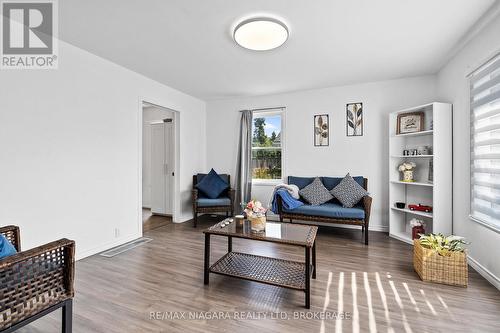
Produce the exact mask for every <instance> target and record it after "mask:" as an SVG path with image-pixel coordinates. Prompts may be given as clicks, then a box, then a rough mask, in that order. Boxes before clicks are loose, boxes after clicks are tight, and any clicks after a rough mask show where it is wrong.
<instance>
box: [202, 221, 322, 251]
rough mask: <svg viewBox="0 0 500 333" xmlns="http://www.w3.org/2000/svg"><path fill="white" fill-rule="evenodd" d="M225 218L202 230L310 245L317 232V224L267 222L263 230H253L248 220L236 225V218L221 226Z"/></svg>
mask: <svg viewBox="0 0 500 333" xmlns="http://www.w3.org/2000/svg"><path fill="white" fill-rule="evenodd" d="M227 220H228V219H225V220H223V221H221V222H219V223H217V224H215V225H213V226H211V227H210V228H208V229H206V230H204V231H203V233H205V234H211V235H220V236H227V237H235V238H246V239H255V240H261V241H268V242H273V243H282V244H291V245H299V246H306V247H312V245H313V244H314V240H315V239H316V233H317V232H318V227H317V226H312V225H303V224H291V223H279V222H267V223H266V230H265V231H263V232H253V231H252V230H251V227H250V221H246V220H245V221H243V225H242V226H238V225H237V222H236V220H234V221H233V222H232V223H230V224H227V225H225V226H224V227H222V224H223V223H225V222H227Z"/></svg>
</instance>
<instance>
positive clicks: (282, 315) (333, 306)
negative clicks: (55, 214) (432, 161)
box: [19, 217, 500, 333]
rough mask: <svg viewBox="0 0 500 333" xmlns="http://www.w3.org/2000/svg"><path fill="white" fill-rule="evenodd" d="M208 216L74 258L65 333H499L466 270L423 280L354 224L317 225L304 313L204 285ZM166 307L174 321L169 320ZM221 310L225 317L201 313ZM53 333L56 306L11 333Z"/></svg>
mask: <svg viewBox="0 0 500 333" xmlns="http://www.w3.org/2000/svg"><path fill="white" fill-rule="evenodd" d="M215 222H216V220H215V219H214V218H211V217H204V218H202V219H200V222H199V225H198V228H197V229H194V228H192V224H191V223H184V224H172V223H169V224H168V225H166V226H163V227H160V228H157V229H154V230H151V231H148V232H146V233H145V236H147V237H150V238H153V241H152V242H150V243H147V244H145V245H143V246H140V247H137V248H134V249H132V250H130V251H129V252H126V253H123V254H120V255H118V256H116V257H113V258H105V257H101V256H98V255H95V256H92V257H89V258H86V259H84V260H81V261H78V262H77V264H76V281H75V284H76V297H75V300H74V317H73V325H74V330H73V331H74V332H76V333H80V332H81V333H87V332H105V333H113V332H117V333H125V332H320V333H322V332H336V333H339V332H388V333H391V332H432V333H436V332H500V297H499V296H500V291H498V290H497V289H496V288H494V287H493V286H491V285H490V284H489V283H488V282H487V281H486V280H485V279H483V278H482V277H481V276H479V275H478V274H477V273H476V272H474V271H473V270H472V269H470V274H469V275H470V278H469V287H468V288H460V287H451V286H445V285H438V284H429V283H423V282H421V281H420V280H419V278H418V276H417V275H416V273H415V272H414V271H413V267H412V247H411V246H409V245H407V244H404V243H402V242H399V241H397V240H394V239H391V238H389V237H388V236H387V235H386V234H384V233H377V232H372V233H370V245H369V246H365V245H363V243H362V242H361V233H360V231H359V230H349V229H341V228H320V230H319V234H318V238H317V241H318V243H317V261H318V274H317V279H316V280H312V281H313V282H312V283H311V287H312V297H311V309H310V310H309V311H307V310H305V309H304V308H303V302H304V294H303V292H299V291H293V290H287V289H282V288H278V287H274V286H268V285H263V284H259V283H254V282H249V281H243V280H237V279H233V278H229V277H223V276H218V275H214V274H211V275H210V285H208V286H204V285H203V249H204V247H203V240H204V238H203V234H202V232H201V231H202V230H203V229H204V228H206V227H208V226H210V225H211V224H213V223H215ZM225 250H226V241H225V239H224V238H219V237H215V236H214V237H212V256H211V258H212V262H213V261H214V260H216V259H217V258H218V257H220V256H222V255H223V254H224V251H225ZM233 250H235V251H249V252H252V253H256V254H261V255H270V256H278V257H282V258H286V259H295V260H303V250H301V249H299V248H296V247H291V246H284V245H278V244H268V243H266V242H257V241H249V240H238V239H235V240H234V241H233ZM175 311H177V313H178V317H177V318H168V315H169V314H170V315H172V316H174V317H175V314H173V312H175ZM179 312H185V315H186V316H188V315H189V313H191V314H192V313H198V315H200V313H202V314H204V316H205V318H198V319H193V318H189V317H188V318H184V319H183V318H180V317H181V314H179ZM213 312H215V314H213ZM235 313H237V314H238V318H235V315H234V314H235ZM336 313H344V314H345V316H346V317H345V318H344V319H338V318H337V319H336V318H335V317H334V315H335V314H336ZM226 314H228V315H230V316H231V319H217V318H216V319H207V317H208V316H209V315H211V316H212V317H216V316H218V317H223V316H225V315H226ZM271 314H273V316H275V317H273V318H271V317H270V316H271ZM264 316H267V317H265V318H264ZM276 316H277V317H278V318H276ZM59 329H60V313H59V312H56V313H54V314H52V315H50V316H48V317H45V318H42V319H40V320H38V321H36V322H35V323H33V324H31V325H29V326H27V327H25V328H23V329H21V330H20V331H19V332H20V333H26V332H34V333H35V332H36V333H39V332H50V333H52V332H59Z"/></svg>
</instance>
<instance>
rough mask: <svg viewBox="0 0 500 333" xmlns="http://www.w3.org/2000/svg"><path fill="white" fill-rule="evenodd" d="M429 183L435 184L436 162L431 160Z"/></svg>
mask: <svg viewBox="0 0 500 333" xmlns="http://www.w3.org/2000/svg"><path fill="white" fill-rule="evenodd" d="M428 180H429V183H433V182H434V161H433V160H430V161H429V176H428Z"/></svg>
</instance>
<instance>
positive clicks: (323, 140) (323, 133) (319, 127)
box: [314, 114, 330, 147]
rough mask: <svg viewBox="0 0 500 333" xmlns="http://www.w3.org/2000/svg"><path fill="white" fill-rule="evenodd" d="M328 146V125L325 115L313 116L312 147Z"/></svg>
mask: <svg viewBox="0 0 500 333" xmlns="http://www.w3.org/2000/svg"><path fill="white" fill-rule="evenodd" d="M329 144H330V124H329V122H328V115H327V114H318V115H315V116H314V146H317V147H321V146H328V145H329Z"/></svg>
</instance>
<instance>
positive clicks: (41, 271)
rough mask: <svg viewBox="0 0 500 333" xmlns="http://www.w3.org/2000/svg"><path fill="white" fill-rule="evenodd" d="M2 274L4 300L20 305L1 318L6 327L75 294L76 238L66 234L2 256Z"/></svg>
mask: <svg viewBox="0 0 500 333" xmlns="http://www.w3.org/2000/svg"><path fill="white" fill-rule="evenodd" d="M0 277H1V280H2V285H3V286H2V293H1V295H2V296H1V297H2V298H1V299H0V303H1V304H3V305H7V307H10V308H12V309H16V311H15V312H12V313H11V314H10V315H8V316H7V317H4V321H2V322H0V330H2V329H4V328H8V327H11V326H12V325H14V324H16V323H18V322H21V321H23V320H25V319H28V318H30V317H31V316H33V314H34V313H39V312H41V311H43V310H45V309H48V308H50V307H51V306H53V305H55V304H58V303H60V302H62V301H64V300H67V299H71V298H73V296H74V277H75V242H74V241H72V240H68V239H65V238H63V239H60V240H58V241H54V242H51V243H48V244H45V245H42V246H38V247H35V248H33V249H30V250H28V251H24V252H19V253H16V254H14V255H12V256H8V257H5V258H3V259H0ZM26 304H30V306H26Z"/></svg>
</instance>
